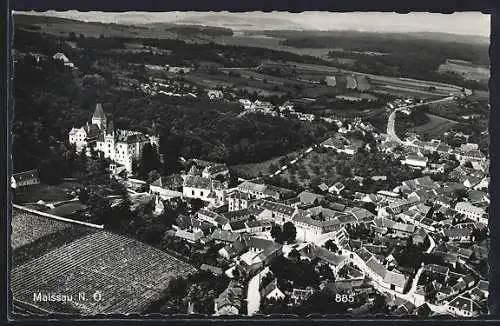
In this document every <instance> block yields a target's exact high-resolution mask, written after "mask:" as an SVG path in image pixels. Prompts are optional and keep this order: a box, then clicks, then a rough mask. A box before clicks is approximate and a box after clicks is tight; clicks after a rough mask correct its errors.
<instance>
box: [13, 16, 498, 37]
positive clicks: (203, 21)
mask: <svg viewBox="0 0 500 326" xmlns="http://www.w3.org/2000/svg"><path fill="white" fill-rule="evenodd" d="M145 15H146V14H141V13H136V14H135V15H134V19H133V20H131V21H130V22H129V23H125V22H120V23H110V22H96V21H92V22H88V23H89V24H93V25H94V24H95V25H110V24H111V25H113V26H121V27H125V28H126V27H127V26H133V27H135V28H147V29H150V30H157V31H160V30H162V31H168V32H170V33H174V34H178V37H180V38H182V37H183V36H184V37H191V36H192V35H200V34H206V35H207V36H210V37H214V36H231V35H233V32H236V31H238V32H244V33H245V34H247V35H252V34H254V33H259V34H265V35H268V36H271V37H279V38H297V37H318V36H321V37H324V36H343V37H345V36H349V35H364V36H370V35H373V36H376V37H386V36H388V37H390V38H393V39H397V38H400V39H405V38H409V37H410V38H416V39H422V40H434V41H442V42H453V43H470V44H489V42H490V40H489V38H488V37H481V36H472V35H458V34H449V33H441V32H409V33H385V32H367V31H363V32H360V31H355V30H329V31H319V30H311V29H309V30H307V29H305V28H304V26H302V25H300V24H297V23H296V22H293V21H291V20H289V19H286V18H280V17H276V18H274V17H268V16H262V15H258V14H255V15H249V16H245V17H244V18H243V19H242V18H241V17H235V16H229V15H225V14H223V13H210V14H203V13H200V14H199V15H197V16H194V17H186V18H180V19H172V18H171V19H170V21H165V22H157V21H156V22H152V23H143V22H144V21H147V19H146V17H145ZM71 17H75V18H76V15H72V16H71ZM84 17H85V16H84ZM140 17H142V18H143V19H140ZM13 21H14V25H16V24H17V23H19V24H23V25H47V24H64V25H66V24H70V23H72V22H73V23H76V24H78V23H79V24H81V23H82V20H77V19H69V18H61V17H54V16H43V15H31V14H22V13H14V19H13Z"/></svg>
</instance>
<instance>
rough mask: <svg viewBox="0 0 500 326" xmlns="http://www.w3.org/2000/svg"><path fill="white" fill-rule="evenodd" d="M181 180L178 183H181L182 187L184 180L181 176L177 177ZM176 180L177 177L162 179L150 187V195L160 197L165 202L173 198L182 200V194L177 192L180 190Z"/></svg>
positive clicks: (155, 181)
mask: <svg viewBox="0 0 500 326" xmlns="http://www.w3.org/2000/svg"><path fill="white" fill-rule="evenodd" d="M177 178H179V179H180V180H177V182H180V186H181V187H182V182H183V180H182V178H181V177H180V176H177ZM174 179H176V176H175V175H172V176H168V177H160V178H158V179H156V180H154V181H153V182H151V184H150V185H149V193H150V194H155V195H159V196H160V197H161V198H162V199H163V200H170V199H173V198H181V197H182V192H180V191H177V189H179V188H178V187H176V184H175V181H176V180H174Z"/></svg>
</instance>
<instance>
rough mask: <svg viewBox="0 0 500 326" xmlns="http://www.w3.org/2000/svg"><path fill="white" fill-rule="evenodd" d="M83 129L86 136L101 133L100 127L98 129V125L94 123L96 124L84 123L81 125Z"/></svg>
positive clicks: (92, 136) (89, 136) (91, 136)
mask: <svg viewBox="0 0 500 326" xmlns="http://www.w3.org/2000/svg"><path fill="white" fill-rule="evenodd" d="M83 129H84V130H85V132H86V133H87V138H88V139H89V138H95V137H97V136H99V135H101V134H102V133H101V129H99V126H98V125H96V124H89V125H85V126H83Z"/></svg>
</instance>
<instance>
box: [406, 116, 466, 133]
mask: <svg viewBox="0 0 500 326" xmlns="http://www.w3.org/2000/svg"><path fill="white" fill-rule="evenodd" d="M426 116H427V117H429V119H430V121H429V122H427V123H426V124H423V125H421V126H417V127H414V128H411V129H410V130H409V131H410V132H414V133H417V134H419V135H422V134H427V135H428V136H429V137H431V138H432V137H438V136H442V134H443V133H444V132H445V131H447V130H448V129H450V128H451V127H452V126H453V125H455V124H457V123H458V122H456V121H453V120H450V119H446V118H443V117H439V116H437V115H433V114H426Z"/></svg>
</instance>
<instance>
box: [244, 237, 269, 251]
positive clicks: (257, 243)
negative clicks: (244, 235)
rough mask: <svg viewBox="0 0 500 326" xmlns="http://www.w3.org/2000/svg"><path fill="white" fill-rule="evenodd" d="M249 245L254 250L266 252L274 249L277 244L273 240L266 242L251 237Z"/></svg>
mask: <svg viewBox="0 0 500 326" xmlns="http://www.w3.org/2000/svg"><path fill="white" fill-rule="evenodd" d="M248 244H249V246H250V247H252V248H257V249H262V250H265V249H267V248H270V247H273V245H274V244H275V243H274V241H272V240H266V239H262V238H257V237H251V238H250V239H249V241H248Z"/></svg>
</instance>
